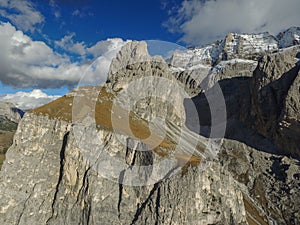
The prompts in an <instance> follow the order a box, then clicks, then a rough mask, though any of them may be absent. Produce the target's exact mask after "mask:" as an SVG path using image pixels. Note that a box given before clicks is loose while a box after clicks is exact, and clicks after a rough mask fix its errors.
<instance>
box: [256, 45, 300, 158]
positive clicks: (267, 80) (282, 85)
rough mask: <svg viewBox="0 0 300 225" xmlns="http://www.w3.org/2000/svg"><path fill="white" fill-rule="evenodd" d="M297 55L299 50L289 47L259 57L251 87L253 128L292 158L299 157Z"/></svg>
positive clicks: (299, 67)
mask: <svg viewBox="0 0 300 225" xmlns="http://www.w3.org/2000/svg"><path fill="white" fill-rule="evenodd" d="M299 52H300V48H299V47H293V48H291V49H288V50H285V51H283V52H279V53H277V54H274V55H270V56H265V57H263V58H262V59H261V60H260V61H259V65H258V67H257V69H256V70H255V71H254V76H253V77H254V79H253V85H252V88H251V96H252V115H253V116H254V121H255V123H254V126H253V127H254V128H255V129H256V130H258V132H259V133H261V134H262V135H264V136H265V137H268V138H271V139H272V140H274V141H275V143H276V144H277V146H278V147H279V148H280V149H282V151H283V153H285V154H287V155H291V156H294V157H300V148H299V146H300V142H299V129H300V127H299V125H300V124H299V122H300V120H299V119H300V118H299V110H300V101H299V96H300V95H299V91H300V90H299V84H300V83H299V79H300V73H299V70H300V66H299V64H297V62H298V61H299V59H298V58H297V54H299Z"/></svg>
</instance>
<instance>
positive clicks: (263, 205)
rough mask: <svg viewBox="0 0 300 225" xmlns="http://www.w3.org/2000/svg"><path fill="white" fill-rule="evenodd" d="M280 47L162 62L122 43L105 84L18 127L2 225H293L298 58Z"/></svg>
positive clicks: (254, 38) (296, 218)
mask: <svg viewBox="0 0 300 225" xmlns="http://www.w3.org/2000/svg"><path fill="white" fill-rule="evenodd" d="M249 43H251V44H249ZM278 43H279V42H278V39H277V38H275V37H273V36H271V35H269V34H268V33H263V34H258V35H238V34H229V35H228V36H227V37H226V40H224V41H221V42H218V43H214V44H212V45H211V46H208V47H204V48H195V49H193V50H187V51H183V52H175V53H174V55H173V56H172V57H171V58H170V60H168V61H167V62H166V61H165V60H164V59H163V58H162V57H160V56H154V57H151V56H150V55H149V53H148V51H147V44H146V42H143V41H142V42H137V41H132V42H129V43H127V44H126V45H125V46H123V48H122V49H121V51H120V52H119V53H118V54H117V56H116V58H115V59H114V60H113V61H112V64H111V66H110V71H109V74H108V80H107V82H106V84H104V85H101V86H85V87H79V88H77V89H74V90H73V91H72V92H70V93H68V94H67V95H65V96H63V97H61V98H58V99H56V100H54V101H53V102H51V103H49V104H47V105H44V106H41V107H39V108H36V109H33V110H31V111H29V112H27V113H26V114H25V116H24V118H23V119H22V120H21V121H20V123H19V126H18V129H17V132H16V134H15V137H14V144H13V145H12V146H11V147H10V149H9V150H8V152H7V159H6V161H5V162H4V165H3V167H2V170H1V171H0V214H1V216H0V223H1V224H8V225H9V224H24V225H25V224H26V225H27V224H47V225H51V224H55V225H56V224H76V225H77V224H81V225H91V224H95V225H96V224H97V225H98V224H199V225H203V224H218V225H221V224H222V225H224V224H226V225H227V224H249V225H253V224H294V225H296V224H299V223H300V214H299V204H300V194H299V193H300V192H299V187H300V181H299V179H300V163H299V158H300V153H299V152H300V151H299V146H300V145H299V138H298V137H299V131H300V127H299V124H300V123H299V120H300V118H299V110H300V101H299V77H300V73H299V70H300V64H299V53H300V46H299V45H295V46H290V44H289V43H286V45H287V46H289V47H287V48H281V47H280V46H279V44H278ZM292 44H297V43H296V42H293V43H292ZM250 46H251V47H250ZM253 46H254V47H253ZM252 47H253V48H252Z"/></svg>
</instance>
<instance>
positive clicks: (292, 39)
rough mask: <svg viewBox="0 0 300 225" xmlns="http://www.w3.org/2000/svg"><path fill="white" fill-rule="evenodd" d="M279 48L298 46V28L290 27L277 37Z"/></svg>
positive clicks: (299, 37)
mask: <svg viewBox="0 0 300 225" xmlns="http://www.w3.org/2000/svg"><path fill="white" fill-rule="evenodd" d="M277 39H278V42H279V47H280V48H287V47H290V46H293V45H299V44H300V27H291V28H289V29H287V30H286V31H283V32H281V33H279V34H278V35H277Z"/></svg>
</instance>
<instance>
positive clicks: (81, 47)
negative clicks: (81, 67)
mask: <svg viewBox="0 0 300 225" xmlns="http://www.w3.org/2000/svg"><path fill="white" fill-rule="evenodd" d="M74 37H75V33H71V34H68V35H65V36H64V37H63V38H62V39H61V40H59V41H55V45H56V46H58V47H60V48H62V49H64V50H67V51H69V52H72V53H76V54H78V55H85V54H86V46H85V43H84V42H74V40H73V38H74Z"/></svg>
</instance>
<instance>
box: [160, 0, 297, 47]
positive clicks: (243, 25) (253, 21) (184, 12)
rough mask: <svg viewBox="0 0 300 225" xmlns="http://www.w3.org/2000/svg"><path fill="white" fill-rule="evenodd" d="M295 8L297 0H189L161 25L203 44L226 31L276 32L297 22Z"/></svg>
mask: <svg viewBox="0 0 300 225" xmlns="http://www.w3.org/2000/svg"><path fill="white" fill-rule="evenodd" d="M299 12H300V1H299V0H285V1H282V0H206V1H199V0H190V1H184V2H183V3H182V5H181V7H180V9H179V10H177V12H176V13H175V15H173V16H171V17H170V19H169V20H168V21H167V23H165V25H166V26H167V27H168V29H169V31H171V32H174V31H176V30H180V31H181V32H182V33H183V37H182V40H183V41H184V42H186V43H189V44H205V43H209V42H212V41H215V40H216V39H220V38H223V37H224V36H225V35H226V34H227V33H229V32H242V33H253V32H263V31H269V32H271V33H272V34H277V33H278V32H280V31H282V30H284V29H287V28H289V27H291V26H300V20H299Z"/></svg>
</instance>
